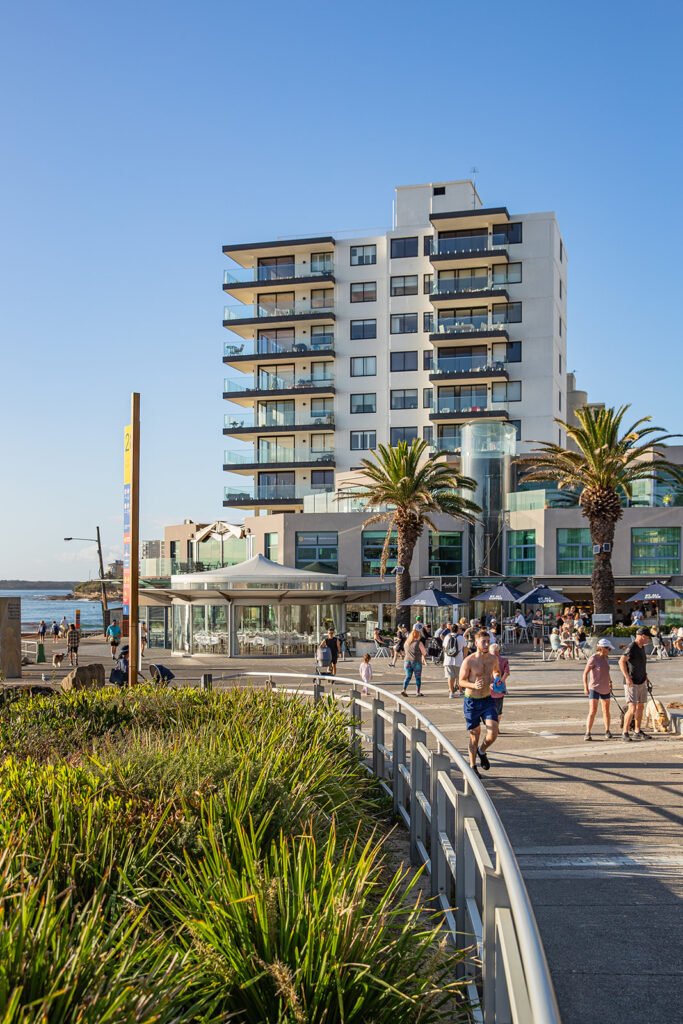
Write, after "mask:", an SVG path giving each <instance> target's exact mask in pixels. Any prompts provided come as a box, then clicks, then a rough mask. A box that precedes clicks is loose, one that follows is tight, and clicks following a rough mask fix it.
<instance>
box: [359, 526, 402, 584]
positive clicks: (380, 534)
mask: <svg viewBox="0 0 683 1024" xmlns="http://www.w3.org/2000/svg"><path fill="white" fill-rule="evenodd" d="M385 537H386V531H385V530H364V531H363V533H362V535H361V556H362V569H361V575H363V576H379V574H380V562H381V560H382V548H383V547H384V539H385ZM397 559H398V545H397V541H396V534H395V533H392V535H391V540H390V542H389V555H388V558H387V568H386V571H387V572H388V573H389V572H391V570H392V569H395V568H396V565H397Z"/></svg>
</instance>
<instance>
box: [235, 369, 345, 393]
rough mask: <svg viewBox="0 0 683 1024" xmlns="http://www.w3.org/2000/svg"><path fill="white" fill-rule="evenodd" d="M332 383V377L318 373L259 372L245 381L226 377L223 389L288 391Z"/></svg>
mask: <svg viewBox="0 0 683 1024" xmlns="http://www.w3.org/2000/svg"><path fill="white" fill-rule="evenodd" d="M333 384H334V377H332V376H323V375H322V374H320V373H316V374H314V375H299V374H296V373H295V374H282V375H280V374H273V373H268V374H266V373H260V374H259V377H258V380H253V379H252V378H249V380H247V381H246V382H245V381H240V380H228V379H226V380H224V381H223V391H224V392H226V393H231V394H232V393H237V392H244V391H290V390H292V389H296V388H310V387H321V388H325V387H331V386H332V385H333Z"/></svg>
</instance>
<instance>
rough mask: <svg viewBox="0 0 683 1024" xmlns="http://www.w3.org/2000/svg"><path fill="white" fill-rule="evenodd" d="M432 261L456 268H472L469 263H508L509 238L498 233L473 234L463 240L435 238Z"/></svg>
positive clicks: (463, 237)
mask: <svg viewBox="0 0 683 1024" xmlns="http://www.w3.org/2000/svg"><path fill="white" fill-rule="evenodd" d="M429 258H430V261H431V262H432V263H436V264H438V265H440V266H441V265H443V264H446V265H448V264H450V263H451V262H452V263H453V265H454V266H456V267H466V266H470V265H471V263H470V262H468V261H476V263H481V261H482V259H485V260H487V261H488V262H491V263H507V262H508V260H509V255H508V241H507V236H506V235H504V234H501V233H498V232H494V233H488V234H485V235H481V234H472V235H465V236H462V237H461V238H435V239H434V240H433V242H432V250H431V253H430V256H429Z"/></svg>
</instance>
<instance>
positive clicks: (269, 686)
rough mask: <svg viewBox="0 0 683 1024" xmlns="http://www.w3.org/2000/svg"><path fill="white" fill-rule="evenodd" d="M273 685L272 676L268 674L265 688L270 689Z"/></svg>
mask: <svg viewBox="0 0 683 1024" xmlns="http://www.w3.org/2000/svg"><path fill="white" fill-rule="evenodd" d="M274 689H275V687H274V686H273V677H272V676H268V677H267V679H266V690H269V691H272V690H274Z"/></svg>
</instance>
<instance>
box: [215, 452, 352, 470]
mask: <svg viewBox="0 0 683 1024" xmlns="http://www.w3.org/2000/svg"><path fill="white" fill-rule="evenodd" d="M285 462H286V463H290V462H295V463H296V462H334V449H331V448H330V449H327V450H325V451H313V450H310V451H308V452H306V451H301V449H298V450H296V451H295V450H294V448H274V449H273V448H271V449H270V450H268V451H257V452H231V451H225V452H223V465H224V466H228V465H229V466H265V465H276V464H278V463H285Z"/></svg>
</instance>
